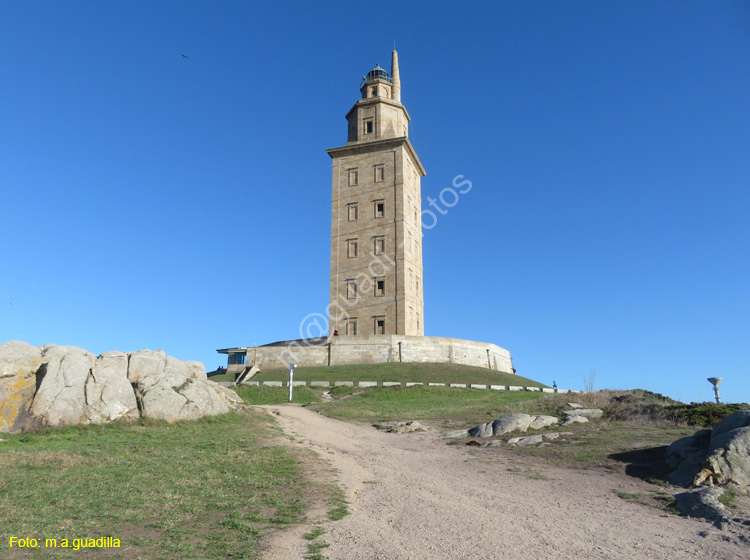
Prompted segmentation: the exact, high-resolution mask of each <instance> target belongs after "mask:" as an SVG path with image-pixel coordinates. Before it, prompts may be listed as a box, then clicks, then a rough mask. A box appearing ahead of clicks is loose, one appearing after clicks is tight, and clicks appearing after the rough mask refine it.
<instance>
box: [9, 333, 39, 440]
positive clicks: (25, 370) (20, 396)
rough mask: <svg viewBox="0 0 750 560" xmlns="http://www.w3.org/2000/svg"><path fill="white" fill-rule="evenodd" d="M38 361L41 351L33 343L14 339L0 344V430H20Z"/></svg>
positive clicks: (24, 419)
mask: <svg viewBox="0 0 750 560" xmlns="http://www.w3.org/2000/svg"><path fill="white" fill-rule="evenodd" d="M41 364H42V352H41V350H39V348H37V347H36V346H32V345H31V344H27V343H26V342H20V341H18V340H11V341H10V342H6V343H4V344H0V432H10V433H18V432H21V431H22V430H23V425H24V424H25V422H26V419H27V418H28V414H29V408H30V406H31V401H32V399H33V398H34V392H35V391H36V372H37V370H38V369H39V366H40V365H41Z"/></svg>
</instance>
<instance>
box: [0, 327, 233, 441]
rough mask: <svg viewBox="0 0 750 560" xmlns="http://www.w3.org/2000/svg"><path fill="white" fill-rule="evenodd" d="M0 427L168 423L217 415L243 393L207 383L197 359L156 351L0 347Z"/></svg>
mask: <svg viewBox="0 0 750 560" xmlns="http://www.w3.org/2000/svg"><path fill="white" fill-rule="evenodd" d="M0 372H2V374H0V432H21V431H28V430H34V429H40V428H47V427H61V426H69V425H72V424H81V423H90V422H94V423H98V422H112V421H115V420H120V419H124V420H132V419H136V418H139V417H140V416H144V417H149V418H160V419H163V420H168V421H175V420H183V419H195V418H200V417H201V416H204V415H214V414H223V413H225V412H228V411H229V404H233V405H236V404H239V403H241V402H242V399H240V397H239V396H238V395H237V394H236V393H235V392H234V391H231V390H230V389H227V388H224V387H220V386H219V385H217V384H215V383H212V382H209V381H208V380H207V378H206V369H205V367H204V366H203V364H202V363H200V362H183V361H181V360H178V359H176V358H174V357H172V356H167V355H166V354H165V353H164V352H162V351H161V350H157V351H153V350H141V351H139V352H131V353H123V352H105V353H104V354H102V355H101V356H99V357H98V358H97V357H96V356H94V355H93V354H91V353H90V352H87V351H86V350H82V349H81V348H76V347H74V346H57V345H54V344H49V345H46V346H43V347H41V348H35V347H33V346H30V345H28V344H26V343H23V342H16V341H13V342H8V343H5V344H2V345H0Z"/></svg>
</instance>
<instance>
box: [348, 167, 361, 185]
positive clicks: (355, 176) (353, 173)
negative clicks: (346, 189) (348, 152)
mask: <svg viewBox="0 0 750 560" xmlns="http://www.w3.org/2000/svg"><path fill="white" fill-rule="evenodd" d="M358 182H359V171H358V170H357V169H350V170H349V186H350V187H356V186H357V183H358Z"/></svg>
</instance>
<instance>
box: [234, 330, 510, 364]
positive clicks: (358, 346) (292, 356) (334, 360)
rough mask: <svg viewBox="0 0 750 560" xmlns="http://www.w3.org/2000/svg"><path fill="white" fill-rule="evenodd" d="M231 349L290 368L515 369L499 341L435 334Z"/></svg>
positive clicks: (260, 361) (261, 361) (258, 361)
mask: <svg viewBox="0 0 750 560" xmlns="http://www.w3.org/2000/svg"><path fill="white" fill-rule="evenodd" d="M225 352H226V351H225ZM231 352H232V353H234V354H237V353H245V354H246V360H245V363H247V364H248V365H257V366H258V367H259V368H261V369H275V368H287V367H289V366H290V365H291V364H296V365H297V366H328V365H331V366H337V365H348V364H378V363H386V362H426V363H429V362H435V363H456V364H464V365H470V366H477V367H485V368H488V369H492V370H495V371H503V372H511V371H512V369H513V366H512V364H511V357H510V351H508V350H506V349H505V348H501V347H500V346H497V345H496V344H491V343H487V342H477V341H473V340H463V339H460V338H444V337H436V336H404V335H369V336H331V337H328V338H327V339H300V340H290V341H285V342H283V343H274V344H270V345H267V346H258V347H257V348H236V349H232V350H231ZM230 360H231V356H230Z"/></svg>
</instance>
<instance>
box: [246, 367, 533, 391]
mask: <svg viewBox="0 0 750 560" xmlns="http://www.w3.org/2000/svg"><path fill="white" fill-rule="evenodd" d="M288 380H289V371H288V370H286V369H269V370H267V371H261V372H260V373H257V374H256V375H255V376H254V377H253V378H252V381H260V382H261V383H262V382H263V381H288ZM294 380H295V381H355V382H356V381H377V382H383V381H400V382H406V381H413V382H415V383H476V384H487V385H489V384H494V385H519V386H522V387H547V385H544V384H542V383H538V382H537V381H533V380H531V379H527V378H525V377H521V376H519V375H511V374H509V373H504V372H500V371H494V370H491V369H488V368H481V367H474V366H465V365H461V364H450V363H444V364H435V363H417V362H414V363H412V362H394V363H386V364H358V365H348V366H330V367H326V366H309V367H298V368H295V370H294Z"/></svg>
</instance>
